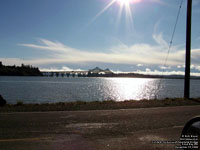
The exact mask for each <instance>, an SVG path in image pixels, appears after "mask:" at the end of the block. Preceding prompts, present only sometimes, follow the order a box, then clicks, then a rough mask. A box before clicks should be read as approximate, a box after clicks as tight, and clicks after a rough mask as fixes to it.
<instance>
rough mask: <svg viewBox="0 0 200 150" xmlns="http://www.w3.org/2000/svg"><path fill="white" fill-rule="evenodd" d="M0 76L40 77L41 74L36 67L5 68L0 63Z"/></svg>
mask: <svg viewBox="0 0 200 150" xmlns="http://www.w3.org/2000/svg"><path fill="white" fill-rule="evenodd" d="M0 76H42V73H41V72H40V70H39V69H38V68H37V67H32V66H30V65H24V64H22V65H21V66H15V65H13V66H5V65H3V64H2V62H1V61H0Z"/></svg>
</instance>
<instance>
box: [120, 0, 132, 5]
mask: <svg viewBox="0 0 200 150" xmlns="http://www.w3.org/2000/svg"><path fill="white" fill-rule="evenodd" d="M117 2H118V3H119V4H120V5H129V4H130V0H117Z"/></svg>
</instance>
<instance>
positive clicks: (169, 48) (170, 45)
mask: <svg viewBox="0 0 200 150" xmlns="http://www.w3.org/2000/svg"><path fill="white" fill-rule="evenodd" d="M182 5H183V0H181V4H180V6H179V10H178V14H177V17H176V21H175V25H174V29H173V32H172V36H171V39H170V42H169V46H168V50H167V56H166V58H165V61H164V64H163V69H162V74H161V76H162V77H163V74H164V69H165V68H166V66H167V61H168V58H169V54H170V50H171V47H172V43H173V40H174V35H175V32H176V27H177V24H178V19H179V16H180V12H181V8H182ZM161 80H162V79H160V80H159V83H158V89H157V91H156V92H155V98H156V97H157V94H158V91H159V89H160V86H161Z"/></svg>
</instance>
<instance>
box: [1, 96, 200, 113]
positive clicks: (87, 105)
mask: <svg viewBox="0 0 200 150" xmlns="http://www.w3.org/2000/svg"><path fill="white" fill-rule="evenodd" d="M192 105H200V98H193V99H183V98H174V99H172V98H171V99H168V98H167V99H164V100H140V101H137V100H127V101H92V102H85V101H76V102H58V103H43V104H24V103H23V102H22V101H19V102H17V104H6V105H5V106H4V107H0V113H2V112H47V111H84V110H114V109H136V108H153V107H173V106H192Z"/></svg>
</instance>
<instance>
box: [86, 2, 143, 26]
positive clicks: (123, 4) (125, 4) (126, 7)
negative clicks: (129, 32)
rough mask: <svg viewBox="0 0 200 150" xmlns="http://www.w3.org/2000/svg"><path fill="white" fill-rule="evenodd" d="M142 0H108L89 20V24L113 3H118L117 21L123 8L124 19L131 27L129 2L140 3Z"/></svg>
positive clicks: (131, 18)
mask: <svg viewBox="0 0 200 150" xmlns="http://www.w3.org/2000/svg"><path fill="white" fill-rule="evenodd" d="M140 2H142V0H110V2H109V3H108V4H107V5H106V6H105V7H104V8H103V9H102V10H101V11H100V12H99V13H98V14H97V15H96V16H95V17H94V18H93V19H92V20H91V21H90V23H89V24H91V23H93V22H94V21H95V20H96V19H97V18H98V17H100V16H101V15H102V14H103V13H104V12H105V11H107V10H108V9H109V8H110V7H111V6H113V5H114V4H118V5H119V6H120V7H119V13H118V17H117V23H119V21H120V18H121V14H122V11H123V10H125V13H126V21H127V25H128V26H129V27H133V16H132V8H131V4H135V3H140Z"/></svg>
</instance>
